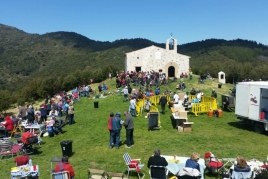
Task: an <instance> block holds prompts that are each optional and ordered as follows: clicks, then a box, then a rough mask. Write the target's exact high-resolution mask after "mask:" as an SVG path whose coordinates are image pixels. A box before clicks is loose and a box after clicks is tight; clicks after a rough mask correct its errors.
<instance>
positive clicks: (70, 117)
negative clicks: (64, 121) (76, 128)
mask: <svg viewBox="0 0 268 179" xmlns="http://www.w3.org/2000/svg"><path fill="white" fill-rule="evenodd" d="M68 120H69V125H72V124H74V106H73V103H72V102H70V103H69V107H68Z"/></svg>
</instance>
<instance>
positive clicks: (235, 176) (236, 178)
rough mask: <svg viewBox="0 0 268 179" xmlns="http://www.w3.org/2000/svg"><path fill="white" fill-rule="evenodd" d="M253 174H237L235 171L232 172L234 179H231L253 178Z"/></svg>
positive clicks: (250, 172)
mask: <svg viewBox="0 0 268 179" xmlns="http://www.w3.org/2000/svg"><path fill="white" fill-rule="evenodd" d="M252 174H253V172H252V171H249V172H237V171H233V172H232V177H231V179H246V178H251V177H252Z"/></svg>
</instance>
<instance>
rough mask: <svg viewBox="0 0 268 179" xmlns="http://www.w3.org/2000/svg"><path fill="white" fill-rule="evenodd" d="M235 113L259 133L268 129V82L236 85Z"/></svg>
mask: <svg viewBox="0 0 268 179" xmlns="http://www.w3.org/2000/svg"><path fill="white" fill-rule="evenodd" d="M235 114H236V115H237V118H239V119H240V120H243V121H244V122H245V123H246V124H250V125H252V126H253V130H254V131H255V132H257V133H263V132H264V131H268V82H264V81H256V82H254V81H252V82H240V83H238V84H237V85H236V104H235Z"/></svg>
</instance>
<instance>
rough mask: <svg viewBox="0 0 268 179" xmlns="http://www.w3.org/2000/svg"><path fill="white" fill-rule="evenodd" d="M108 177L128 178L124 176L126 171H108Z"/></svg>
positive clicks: (113, 178) (112, 178)
mask: <svg viewBox="0 0 268 179" xmlns="http://www.w3.org/2000/svg"><path fill="white" fill-rule="evenodd" d="M107 177H108V178H111V179H128V178H127V177H124V173H114V172H107Z"/></svg>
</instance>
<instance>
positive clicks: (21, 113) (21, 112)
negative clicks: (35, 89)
mask: <svg viewBox="0 0 268 179" xmlns="http://www.w3.org/2000/svg"><path fill="white" fill-rule="evenodd" d="M19 117H21V119H22V120H23V121H24V120H26V119H27V116H26V108H25V107H24V106H21V105H19Z"/></svg>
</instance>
